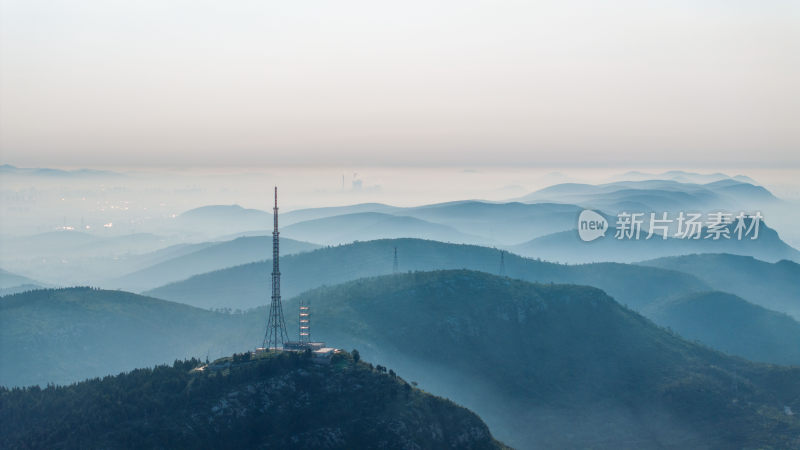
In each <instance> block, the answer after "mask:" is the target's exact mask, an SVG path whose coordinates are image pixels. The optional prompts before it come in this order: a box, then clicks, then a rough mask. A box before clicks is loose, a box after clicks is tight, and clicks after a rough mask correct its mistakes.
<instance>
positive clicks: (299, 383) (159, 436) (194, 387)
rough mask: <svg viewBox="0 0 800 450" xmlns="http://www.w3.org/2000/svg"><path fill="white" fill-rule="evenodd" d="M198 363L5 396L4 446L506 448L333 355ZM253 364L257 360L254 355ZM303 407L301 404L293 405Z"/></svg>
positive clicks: (1, 406) (462, 418)
mask: <svg viewBox="0 0 800 450" xmlns="http://www.w3.org/2000/svg"><path fill="white" fill-rule="evenodd" d="M234 356H235V357H234V358H226V359H225V360H220V361H215V362H214V365H215V366H217V365H218V366H223V367H224V366H227V368H225V370H214V369H211V368H205V370H202V371H197V370H192V369H195V368H196V367H198V366H199V365H200V361H197V360H190V361H185V362H180V361H176V362H175V363H174V364H173V365H172V367H169V366H159V367H155V368H154V369H138V370H134V371H132V372H130V373H125V374H120V375H117V376H114V377H106V378H104V379H102V380H100V379H94V380H89V381H85V382H82V383H79V384H75V385H71V386H63V387H53V386H49V387H47V388H46V389H39V388H38V387H37V388H32V389H26V390H12V391H9V390H6V389H3V388H0V446H2V447H4V448H23V447H37V448H54V447H58V448H87V447H89V448H165V447H169V448H318V449H319V448H325V449H346V448H464V449H499V448H505V446H503V445H502V444H500V443H499V442H497V441H495V440H494V439H493V438H492V435H491V433H490V432H489V430H488V428H487V427H486V424H484V423H483V422H482V421H481V419H480V418H478V417H477V416H476V415H475V414H474V413H472V412H470V411H468V410H466V409H465V408H462V407H459V406H458V405H455V404H453V403H452V402H450V401H447V400H444V399H441V398H438V397H434V396H432V395H430V394H427V393H424V392H421V391H420V390H418V389H415V388H412V387H411V386H410V385H409V384H407V383H406V382H405V381H404V380H402V379H400V378H398V377H396V376H394V372H392V373H391V374H385V373H381V372H379V371H377V370H374V369H373V368H372V367H371V366H368V365H367V364H366V363H364V362H361V363H358V364H356V363H354V362H353V360H352V358H350V356H349V355H347V354H343V355H336V356H335V357H334V362H333V363H332V364H328V365H323V364H316V363H314V362H312V361H311V358H305V357H303V356H301V355H300V354H290V353H283V354H270V355H263V356H261V357H259V358H258V359H251V358H247V359H246V360H242V359H241V355H234ZM247 356H250V355H247ZM298 399H303V401H298Z"/></svg>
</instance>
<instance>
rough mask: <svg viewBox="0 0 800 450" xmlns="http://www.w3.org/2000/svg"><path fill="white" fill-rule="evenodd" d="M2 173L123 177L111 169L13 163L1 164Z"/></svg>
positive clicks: (63, 176)
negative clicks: (40, 166) (62, 167)
mask: <svg viewBox="0 0 800 450" xmlns="http://www.w3.org/2000/svg"><path fill="white" fill-rule="evenodd" d="M0 174H2V175H3V176H26V177H30V176H33V177H55V178H84V177H93V178H96V177H121V176H124V175H123V174H121V173H118V172H112V171H110V170H93V169H76V170H62V169H53V168H46V167H45V168H26V167H16V166H12V165H11V164H3V165H0Z"/></svg>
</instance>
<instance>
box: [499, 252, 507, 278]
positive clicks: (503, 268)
mask: <svg viewBox="0 0 800 450" xmlns="http://www.w3.org/2000/svg"><path fill="white" fill-rule="evenodd" d="M505 255H506V251H505V250H500V276H501V277H504V276H506V259H505Z"/></svg>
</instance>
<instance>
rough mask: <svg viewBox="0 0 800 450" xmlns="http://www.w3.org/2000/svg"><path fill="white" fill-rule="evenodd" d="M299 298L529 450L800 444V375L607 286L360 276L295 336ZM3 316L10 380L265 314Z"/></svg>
mask: <svg viewBox="0 0 800 450" xmlns="http://www.w3.org/2000/svg"><path fill="white" fill-rule="evenodd" d="M298 256H300V255H298ZM652 270H656V269H652ZM644 282H647V280H645V281H644ZM301 298H302V299H303V300H304V301H308V302H309V303H310V304H311V305H312V314H313V317H312V323H313V332H312V333H313V334H312V338H313V339H319V340H325V341H327V342H328V344H329V345H333V346H337V347H341V348H358V349H359V351H360V352H361V353H362V355H363V356H364V357H365V358H366V359H369V360H372V361H374V362H377V363H380V364H384V365H388V366H389V367H393V368H395V370H397V371H398V373H400V374H402V375H403V376H404V378H406V379H407V380H415V381H418V382H420V385H421V387H422V388H424V389H425V390H427V391H429V392H432V393H434V394H437V395H442V396H446V397H448V398H450V399H452V400H454V401H456V402H458V403H460V404H463V405H465V406H467V407H468V408H471V409H473V410H474V411H475V412H476V413H478V414H479V415H481V417H482V418H483V419H484V420H485V421H486V423H487V424H489V427H490V428H491V430H492V433H493V434H494V435H495V436H496V437H498V438H499V439H501V440H504V441H505V442H507V443H509V444H511V445H515V446H519V447H520V448H529V447H531V446H543V447H549V448H553V447H565V446H566V447H592V448H621V447H622V448H625V447H628V448H630V447H636V448H663V446H664V445H667V444H666V443H668V444H669V445H668V446H671V447H681V448H703V447H711V448H720V447H723V448H724V447H731V446H742V445H744V446H745V447H747V446H758V445H761V446H763V445H769V446H772V447H776V448H788V447H793V446H795V445H796V444H798V442H796V439H797V436H798V435H800V434H798V430H800V428H798V427H800V422H798V420H797V418H796V416H790V415H787V414H785V411H784V407H789V408H791V409H793V410H795V411H797V410H798V408H800V404H798V402H799V401H800V382H799V381H798V380H800V373H798V370H800V369H796V368H794V369H791V368H780V367H775V366H764V365H758V364H753V363H749V362H747V361H745V360H742V359H738V358H731V357H727V356H724V355H722V354H720V353H717V352H714V351H712V350H709V349H707V348H705V347H702V346H699V345H696V344H692V343H689V342H687V341H684V340H682V339H681V338H680V337H678V336H676V335H673V334H670V333H668V332H667V331H665V330H663V329H661V328H658V327H657V326H655V325H654V324H652V323H651V322H650V321H649V320H647V319H645V318H643V317H642V316H640V315H638V314H637V313H635V312H633V311H631V310H628V309H627V308H625V307H623V306H621V305H619V304H618V303H617V302H615V301H614V300H613V299H611V298H610V297H608V296H607V295H606V294H604V293H603V292H602V291H600V290H598V289H596V288H591V287H585V286H572V285H557V284H555V285H550V284H544V285H538V284H530V283H527V282H524V281H521V280H514V279H509V278H505V277H498V276H494V275H490V274H486V273H479V272H472V271H465V270H453V271H436V272H416V273H402V274H397V275H386V276H381V277H377V278H367V279H359V280H355V281H351V282H348V283H345V284H342V285H337V286H332V287H321V288H319V289H316V290H312V291H309V292H306V293H304V294H302V295H301V296H299V297H295V298H293V299H291V300H287V301H286V303H285V306H284V311H285V315H286V319H287V327H288V330H289V333H290V336H291V335H293V334H294V333H295V332H296V331H295V330H296V324H297V318H296V314H293V311H296V307H297V304H298V302H299V301H300V300H301ZM9 300H11V301H9ZM0 308H3V309H2V311H0V312H1V314H0V318H2V320H3V321H4V323H3V324H2V325H3V326H2V327H0V333H3V334H2V335H0V342H3V344H4V345H6V343H8V347H5V348H3V349H2V352H1V353H2V355H4V358H5V359H4V360H3V361H2V364H0V370H2V372H0V376H2V379H1V380H2V381H0V384H5V385H9V384H29V383H30V382H32V381H31V380H34V379H35V380H44V379H48V381H49V380H52V379H53V378H54V376H55V374H60V376H62V377H64V378H65V379H68V380H69V381H74V380H76V379H80V378H82V377H84V376H97V375H102V374H105V373H114V372H115V371H118V370H127V369H129V368H130V366H129V365H131V364H133V365H138V366H149V365H152V364H155V363H158V362H159V358H161V359H160V361H162V362H166V361H171V360H173V359H175V358H185V357H189V356H196V355H198V353H199V356H201V357H202V356H204V354H205V353H206V352H209V351H210V352H211V354H212V355H213V354H214V352H215V351H217V352H220V353H222V354H229V353H230V352H231V351H241V350H244V349H249V348H253V347H255V346H256V345H259V344H260V340H261V339H262V337H263V332H264V321H265V317H266V313H267V312H266V309H265V308H260V309H257V310H253V311H249V312H247V313H244V314H221V313H215V312H211V311H203V310H199V309H196V308H192V307H189V306H185V305H179V304H175V303H171V302H166V301H162V300H158V299H152V298H145V297H141V296H137V295H135V294H129V293H124V292H118V291H99V290H90V289H82V288H73V289H65V290H55V291H53V290H44V291H35V292H31V293H26V294H19V295H16V296H11V297H3V298H1V299H0ZM6 320H8V322H7V323H6V322H5V321H6ZM9 324H11V325H12V326H9ZM54 330H55V331H57V332H56V333H53V331H54ZM211 344H214V345H216V348H211V349H210V350H209V349H208V346H209V345H211ZM232 349H238V350H232ZM176 353H178V354H177V355H176ZM75 361H81V362H80V364H76V363H75ZM84 361H86V363H85V362H84ZM6 368H13V369H14V370H13V371H12V370H11V369H6ZM92 371H94V372H95V373H89V372H92ZM22 377H29V378H28V379H21V378H22ZM70 377H72V378H71V379H70ZM75 377H77V378H75ZM454 379H457V380H459V382H458V383H453V380H454ZM42 382H44V381H42ZM609 429H613V430H614V433H612V434H609V433H608V430H609ZM567 431H568V432H567Z"/></svg>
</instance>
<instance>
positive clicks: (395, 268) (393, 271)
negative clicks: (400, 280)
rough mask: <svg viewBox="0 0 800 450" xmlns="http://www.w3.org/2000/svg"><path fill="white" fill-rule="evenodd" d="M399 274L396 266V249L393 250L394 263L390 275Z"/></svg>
mask: <svg viewBox="0 0 800 450" xmlns="http://www.w3.org/2000/svg"><path fill="white" fill-rule="evenodd" d="M397 272H399V266H398V264H397V247H395V248H394V263H393V264H392V273H397Z"/></svg>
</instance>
